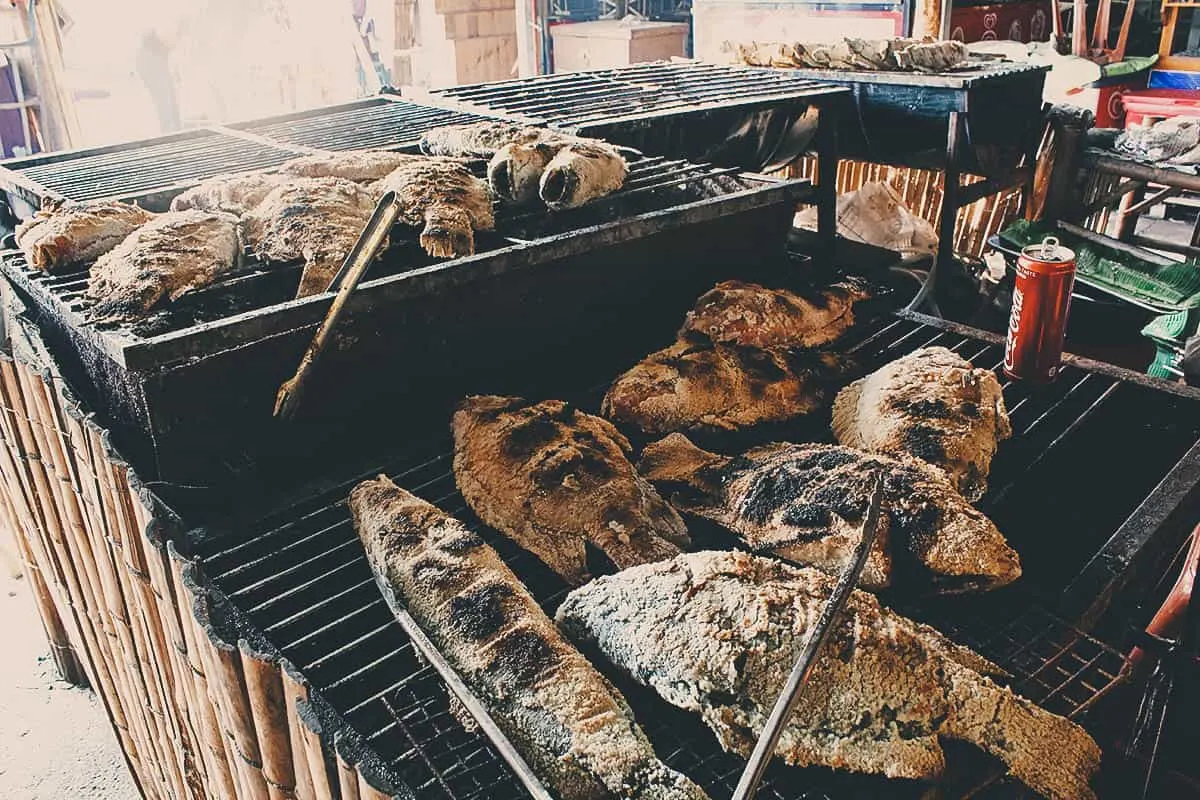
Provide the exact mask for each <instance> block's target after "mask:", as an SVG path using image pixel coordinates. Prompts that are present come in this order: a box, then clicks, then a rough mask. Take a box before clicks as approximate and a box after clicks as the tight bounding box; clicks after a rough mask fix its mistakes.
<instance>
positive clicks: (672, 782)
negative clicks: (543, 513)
mask: <svg viewBox="0 0 1200 800" xmlns="http://www.w3.org/2000/svg"><path fill="white" fill-rule="evenodd" d="M350 511H351V513H352V514H353V516H354V526H355V529H356V530H357V531H358V535H359V538H360V539H361V540H362V543H363V546H364V548H365V549H366V551H367V558H368V560H369V561H370V563H371V568H372V570H373V571H374V573H375V577H376V580H377V581H378V582H379V584H380V586H381V587H382V589H383V591H384V593H385V595H390V596H391V597H393V598H394V600H395V602H398V603H401V604H403V606H404V607H405V609H406V610H407V611H408V612H409V614H411V615H412V617H413V618H414V619H415V620H416V622H417V624H418V625H420V626H421V628H422V630H424V631H425V633H426V634H427V635H428V636H429V638H430V639H431V640H432V641H433V643H434V644H435V645H436V646H437V648H438V650H439V651H440V652H441V653H442V654H443V655H444V656H445V657H446V660H447V661H449V662H450V664H451V666H453V667H454V669H455V671H456V672H457V673H458V674H459V675H460V676H461V677H462V678H463V679H464V680H465V681H466V683H467V684H468V685H469V686H470V688H471V690H472V691H473V692H474V693H475V694H476V695H477V696H478V697H479V699H480V700H481V701H482V702H483V703H484V704H485V705H486V706H487V708H488V711H489V712H490V714H491V716H492V717H493V718H494V719H495V720H496V723H497V724H498V725H499V726H500V727H501V728H502V729H503V731H504V733H505V735H507V736H508V738H509V739H510V740H511V741H512V743H513V745H514V746H515V747H516V748H517V750H519V751H520V753H521V755H522V756H523V757H524V758H525V760H526V761H527V762H528V763H529V765H530V766H531V767H532V768H533V769H534V771H535V772H537V774H538V776H539V777H540V778H541V779H542V780H543V781H544V782H545V783H546V785H547V786H548V787H549V788H550V789H552V790H553V791H554V792H555V793H556V794H557V795H558V796H560V797H562V798H563V800H601V799H602V798H613V799H614V800H616V799H618V798H619V799H620V800H707V795H706V794H705V793H704V791H703V790H702V789H700V787H698V786H696V785H695V784H694V783H692V782H691V781H690V780H688V779H687V778H686V777H684V776H683V775H680V774H679V773H677V772H675V771H673V770H671V769H670V768H668V767H667V766H666V765H665V764H663V763H662V762H661V761H659V760H658V757H657V756H656V755H655V754H654V750H653V749H652V747H651V746H650V743H649V742H648V741H647V740H646V736H645V734H644V733H642V730H641V728H639V727H638V724H637V722H636V721H635V720H634V717H633V712H632V710H631V709H630V708H629V704H628V703H627V702H626V701H625V698H624V697H622V696H621V694H620V692H618V691H617V690H616V689H615V688H614V687H613V686H612V685H611V684H610V683H609V682H608V681H607V680H605V678H604V677H602V676H601V675H600V673H598V672H596V670H595V668H594V667H592V665H591V664H590V663H588V661H587V659H586V658H584V657H583V656H582V655H580V653H579V652H578V651H577V650H576V649H575V648H574V647H572V646H571V645H570V643H569V642H567V641H566V640H565V639H564V638H563V637H562V635H561V634H559V632H558V630H557V629H556V628H555V627H554V623H553V622H552V621H551V620H550V619H549V618H548V617H547V616H546V615H545V613H544V612H543V611H542V610H541V608H539V607H538V605H537V603H536V602H535V601H534V599H533V598H532V597H531V596H530V595H529V593H528V592H527V591H526V590H525V587H524V586H523V585H522V583H521V581H520V580H519V579H518V578H517V576H516V575H514V574H513V573H512V571H511V570H509V568H508V567H507V566H505V564H504V562H502V561H501V560H500V557H499V556H498V555H497V554H496V552H495V551H494V550H492V548H490V547H488V546H487V545H486V544H484V543H483V541H482V540H480V539H479V538H478V537H477V536H475V535H474V534H473V533H471V532H470V531H469V530H467V529H466V528H465V527H464V526H463V525H462V524H461V523H460V522H458V520H456V519H454V518H453V517H449V516H447V515H446V514H443V513H442V512H441V511H439V510H438V509H437V508H435V507H434V506H432V505H430V504H429V503H426V502H425V501H423V500H421V499H420V498H417V497H415V496H413V495H411V494H409V493H408V492H406V491H404V490H403V489H400V488H398V487H397V486H396V485H395V484H394V483H392V482H391V481H390V480H388V479H387V478H386V477H380V478H378V479H376V480H369V481H365V482H364V483H361V484H359V485H358V486H357V487H356V488H355V489H354V491H353V492H352V493H351V495H350Z"/></svg>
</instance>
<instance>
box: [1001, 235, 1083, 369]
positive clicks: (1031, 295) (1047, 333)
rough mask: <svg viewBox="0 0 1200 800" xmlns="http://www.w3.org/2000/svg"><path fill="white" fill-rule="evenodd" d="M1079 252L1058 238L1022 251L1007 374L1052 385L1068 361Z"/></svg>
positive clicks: (1007, 346) (1007, 350) (1006, 346)
mask: <svg viewBox="0 0 1200 800" xmlns="http://www.w3.org/2000/svg"><path fill="white" fill-rule="evenodd" d="M1074 285H1075V253H1073V252H1072V251H1071V250H1068V249H1067V248H1065V247H1063V246H1062V245H1060V244H1059V243H1058V239H1055V238H1054V237H1052V236H1048V237H1046V239H1045V240H1043V241H1042V243H1041V244H1034V245H1030V246H1029V247H1026V248H1025V249H1024V250H1022V251H1021V257H1020V258H1019V259H1017V280H1016V284H1015V285H1014V286H1013V302H1012V314H1011V315H1010V316H1009V318H1008V337H1007V339H1006V341H1005V343H1004V373H1005V374H1006V375H1008V376H1009V377H1011V378H1018V379H1021V380H1028V381H1034V382H1038V383H1048V382H1050V381H1052V380H1054V378H1055V377H1056V376H1057V375H1058V370H1059V367H1060V366H1061V364H1062V350H1063V339H1064V338H1065V337H1066V335H1067V314H1068V312H1069V311H1070V310H1071V289H1072V288H1073V287H1074Z"/></svg>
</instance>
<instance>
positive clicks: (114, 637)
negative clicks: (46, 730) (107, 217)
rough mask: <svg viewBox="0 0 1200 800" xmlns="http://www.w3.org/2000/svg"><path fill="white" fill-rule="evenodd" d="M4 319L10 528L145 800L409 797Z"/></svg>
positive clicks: (2, 423)
mask: <svg viewBox="0 0 1200 800" xmlns="http://www.w3.org/2000/svg"><path fill="white" fill-rule="evenodd" d="M8 299H9V302H10V303H12V302H15V301H14V300H13V299H12V298H11V297H9V298H8ZM0 316H3V317H4V321H5V327H6V330H7V334H8V340H9V343H10V348H9V352H6V353H0V439H2V442H0V444H2V445H3V446H2V447H0V478H2V485H0V524H2V525H4V526H7V527H8V528H9V529H10V530H11V531H12V532H13V533H14V534H15V535H16V538H17V541H18V552H19V553H20V555H21V558H22V560H23V562H24V566H25V568H26V572H27V574H28V576H29V580H30V585H31V586H32V587H33V590H34V596H35V599H36V600H37V604H38V609H39V611H40V612H41V617H42V622H43V625H44V627H45V629H46V633H47V638H48V639H49V641H50V647H51V652H52V653H53V654H54V657H55V661H56V663H57V665H58V667H59V670H60V672H61V673H62V675H63V677H64V678H66V679H67V680H71V681H73V682H75V683H83V682H84V681H86V682H87V683H89V684H90V685H91V686H93V687H94V688H95V689H96V691H97V693H98V695H99V696H100V698H101V700H102V703H103V705H104V708H105V711H106V712H107V715H108V718H109V720H110V722H111V723H112V727H113V730H114V731H115V733H116V735H117V737H118V738H119V740H120V743H121V747H122V749H123V751H124V754H125V757H126V760H127V762H128V765H129V768H130V770H131V771H132V773H133V775H134V778H135V780H136V781H137V783H138V785H139V787H140V789H141V791H142V793H143V794H144V795H145V797H147V798H151V800H156V799H158V798H162V800H167V799H168V798H171V799H172V800H200V799H201V798H212V799H213V800H233V799H236V800H241V799H242V798H247V799H249V800H290V799H291V798H297V799H298V800H334V798H339V797H340V798H342V800H382V799H383V798H390V797H395V796H397V790H396V789H395V788H394V787H392V786H391V784H390V782H389V781H388V779H387V777H386V770H384V769H383V768H382V767H381V765H379V764H375V763H373V762H371V761H370V760H369V757H367V756H362V757H359V756H356V755H354V754H355V753H357V752H361V751H360V750H359V749H358V748H356V747H351V746H348V745H347V744H346V743H347V742H350V741H353V733H352V732H350V731H346V730H344V729H341V728H339V726H338V725H337V724H336V720H334V722H333V723H331V722H330V721H329V720H330V715H329V712H328V710H327V709H324V710H322V709H321V707H320V706H321V703H320V702H319V700H317V699H315V698H314V699H313V700H312V701H311V702H310V698H309V695H308V689H307V687H306V685H305V683H304V681H303V679H302V678H300V677H299V676H298V675H297V674H296V673H295V672H294V671H293V670H292V669H291V668H290V666H289V665H288V664H287V663H286V662H281V660H280V659H279V658H278V656H277V654H274V653H272V652H271V651H270V648H269V646H267V645H266V644H265V643H261V642H258V643H256V642H252V641H248V640H247V638H245V637H246V636H248V635H249V634H246V633H239V631H244V630H245V628H244V627H242V626H239V625H236V624H234V623H233V622H231V619H230V615H231V614H232V613H233V612H232V609H229V608H227V607H224V606H223V600H222V598H221V596H220V595H219V594H218V593H215V592H211V591H209V589H208V587H207V585H206V582H205V579H204V576H203V574H202V571H201V569H200V567H199V565H197V564H195V563H193V562H192V561H190V560H189V559H188V558H186V557H185V556H184V555H183V554H181V552H180V549H179V547H178V546H177V543H178V542H179V540H180V537H179V536H178V535H177V534H178V533H179V530H180V529H179V524H178V522H177V521H176V520H174V519H173V518H172V517H171V515H170V514H169V513H168V512H167V511H166V510H165V509H163V508H162V506H161V504H158V503H157V501H156V500H155V498H154V497H153V495H151V494H150V492H149V491H148V490H147V489H146V488H145V487H144V486H143V485H142V484H141V483H140V481H139V480H138V478H137V476H136V475H135V474H134V473H133V472H132V471H131V470H130V469H129V467H128V466H127V465H126V464H125V463H124V462H123V461H122V460H121V458H120V457H119V456H118V455H117V454H116V453H115V452H114V450H113V448H112V447H111V445H110V442H109V441H108V439H107V436H106V433H105V431H104V430H103V429H101V428H100V427H99V425H98V424H97V422H96V420H95V419H94V418H93V417H90V416H89V415H88V414H87V413H86V412H85V410H84V409H82V408H81V407H80V404H79V403H78V402H77V401H76V400H75V399H74V398H73V396H72V395H71V393H70V390H69V389H68V388H67V387H66V386H65V385H64V383H63V380H62V378H61V376H60V374H59V373H58V372H57V370H56V368H55V367H54V364H53V361H52V360H51V359H50V358H49V357H48V356H47V355H46V353H45V350H44V348H43V347H42V346H41V343H40V339H39V337H38V334H37V331H36V329H35V328H33V327H32V326H31V324H30V323H28V322H27V321H26V320H24V319H23V318H20V317H18V316H16V315H14V314H13V313H12V309H11V307H10V308H5V309H4V313H3V314H0ZM65 733H66V732H64V734H65ZM401 796H407V795H401Z"/></svg>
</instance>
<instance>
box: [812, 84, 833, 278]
mask: <svg viewBox="0 0 1200 800" xmlns="http://www.w3.org/2000/svg"><path fill="white" fill-rule="evenodd" d="M817 113H818V117H817V139H816V145H817V186H816V201H817V243H818V248H819V251H820V257H822V258H827V259H829V260H830V262H832V261H833V258H834V251H835V249H836V245H837V172H838V147H837V145H838V142H837V121H838V114H837V109H836V108H835V105H834V103H826V104H825V105H824V106H822V107H821V109H820V110H819V111H818V112H817Z"/></svg>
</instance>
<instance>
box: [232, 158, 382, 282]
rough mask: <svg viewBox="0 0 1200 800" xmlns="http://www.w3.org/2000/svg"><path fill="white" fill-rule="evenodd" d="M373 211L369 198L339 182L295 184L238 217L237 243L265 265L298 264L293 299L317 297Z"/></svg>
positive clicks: (286, 185) (298, 181) (363, 191)
mask: <svg viewBox="0 0 1200 800" xmlns="http://www.w3.org/2000/svg"><path fill="white" fill-rule="evenodd" d="M374 211H375V197H374V196H373V195H372V194H371V193H370V192H369V191H368V190H367V189H365V188H363V187H362V186H359V185H358V184H357V183H354V182H352V181H348V180H344V179H342V178H296V179H294V180H291V181H289V182H287V183H284V184H283V185H281V186H277V187H276V188H275V189H272V190H271V192H270V194H268V195H267V196H266V197H265V198H264V199H263V201H262V202H261V203H259V204H258V205H257V206H255V207H254V208H253V209H252V210H251V211H249V212H248V213H247V214H246V215H245V216H244V217H242V238H243V239H244V240H245V242H246V243H247V244H249V245H250V246H251V247H252V248H253V249H254V250H255V252H256V253H257V254H258V256H259V257H260V258H262V259H264V260H266V261H276V262H281V261H295V260H297V259H303V260H304V273H303V274H302V275H301V276H300V289H299V291H298V292H297V294H296V296H297V297H307V296H308V295H311V294H320V293H321V292H324V291H325V289H326V288H327V287H328V286H329V282H330V281H331V280H333V276H334V275H336V274H337V271H338V269H339V268H340V267H341V266H342V262H343V261H344V260H345V258H346V255H347V254H348V253H349V252H350V250H351V249H352V248H353V247H354V243H355V242H356V241H358V236H359V234H360V233H361V232H362V229H363V228H364V227H365V226H366V224H367V220H369V219H370V218H371V214H372V213H373V212H374Z"/></svg>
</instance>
